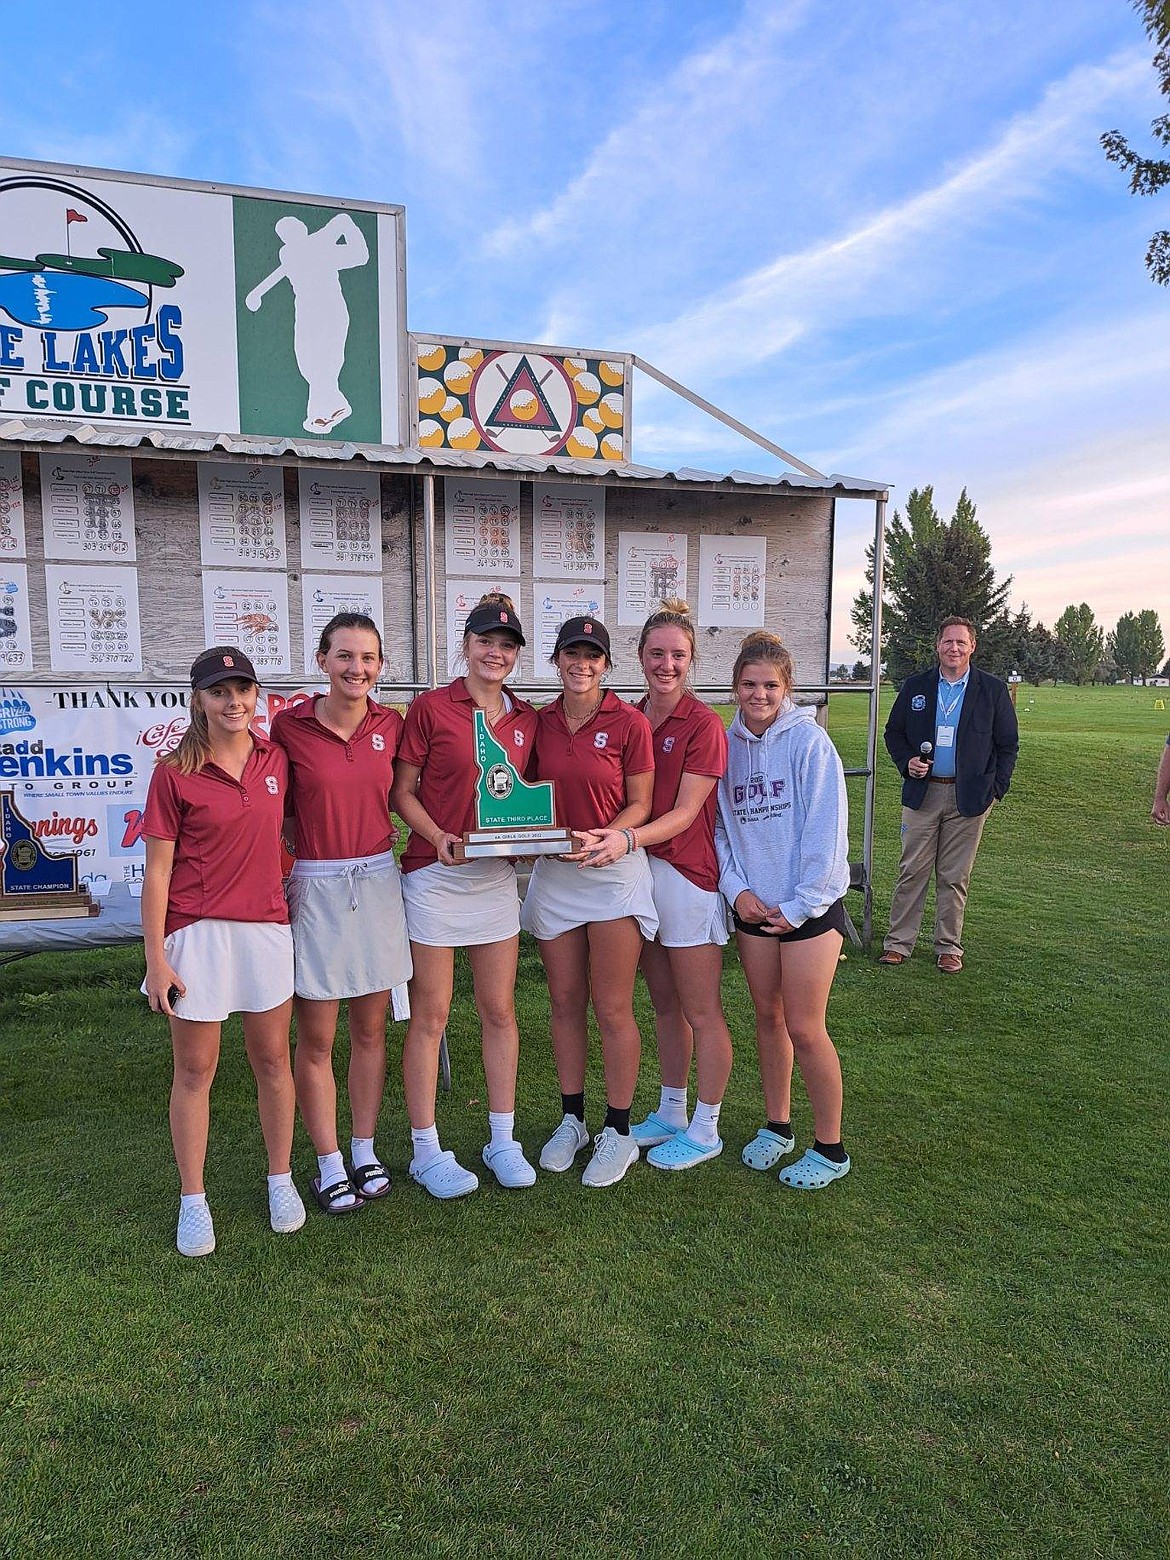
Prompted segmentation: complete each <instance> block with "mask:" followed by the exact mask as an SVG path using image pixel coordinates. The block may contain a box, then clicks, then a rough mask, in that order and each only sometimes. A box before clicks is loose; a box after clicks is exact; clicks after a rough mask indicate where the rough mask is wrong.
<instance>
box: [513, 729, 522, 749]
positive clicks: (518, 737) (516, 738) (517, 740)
mask: <svg viewBox="0 0 1170 1560" xmlns="http://www.w3.org/2000/svg"><path fill="white" fill-rule="evenodd" d="M512 742H513V744H514V745H515V746H516V747H523V746H524V733H523V732H522V731H514V732H513V733H512Z"/></svg>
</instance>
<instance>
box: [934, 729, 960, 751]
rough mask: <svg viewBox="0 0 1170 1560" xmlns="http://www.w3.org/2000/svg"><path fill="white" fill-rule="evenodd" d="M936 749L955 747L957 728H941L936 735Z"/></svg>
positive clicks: (936, 731)
mask: <svg viewBox="0 0 1170 1560" xmlns="http://www.w3.org/2000/svg"><path fill="white" fill-rule="evenodd" d="M934 745H935V747H954V745H955V728H954V727H953V726H939V727H938V728H937V729H936V730H935V733H934Z"/></svg>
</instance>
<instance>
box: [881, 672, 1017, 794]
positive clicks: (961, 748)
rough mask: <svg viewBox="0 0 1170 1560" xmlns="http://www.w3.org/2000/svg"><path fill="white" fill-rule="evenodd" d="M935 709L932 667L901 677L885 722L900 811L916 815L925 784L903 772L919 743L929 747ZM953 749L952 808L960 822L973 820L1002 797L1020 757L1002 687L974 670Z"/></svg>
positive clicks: (917, 753)
mask: <svg viewBox="0 0 1170 1560" xmlns="http://www.w3.org/2000/svg"><path fill="white" fill-rule="evenodd" d="M916 702H920V705H921V707H920V708H918V709H916V708H915V707H914V706H915V703H916ZM937 704H938V667H937V666H932V667H931V669H930V670H929V671H928V672H916V673H915V674H914V676H913V677H907V679H906V681H905V682H904V683H903V684H902V686H901V688H900V690H899V692H898V697H897V698H896V699H895V700H894V707H893V709H892V710H891V711H890V718H889V720H888V721H887V722H886V729H885V733H884V735H885V741H886V747H887V749H888V750H889V754H890V757H891V758H892V759H893V760H894V763H895V764H897V766H898V772H899V774H901V775H902V776H903V780H902V805H903V806H904V807H913V808H915V809H917V808H919V807H921V806H922V803H923V800H924V798H925V796H926V787H927V785H928V784H929V781H927V780H915V779H912V778H911V776H910V775H908V774H907V773H906V766H907V765H908V764H909V762H910V760H911V759H912V758H921V756H922V751H921V749H922V744H923V743H924V742H933V741H934V717H935V712H936V708H937ZM955 744H956V746H955V805H956V806H957V807H958V809H959V811H960V812H961V813H962V814H963V816H964V817H965V818H977V817H978V816H979V815H980V813H985V812H986V811H987V809H988V808H989V807H990V806H991V804H992V802H997V801H999V799H1000V797H1001V796H1003V795H1004V794H1005V793H1006V791H1007V788H1008V786H1009V785H1010V784H1011V778H1012V770H1013V769H1014V768H1015V767H1016V755H1017V754H1018V753H1019V751H1020V728H1019V726H1018V725H1017V724H1016V712H1015V708H1014V707H1013V705H1012V696H1011V694H1010V693H1009V692H1008V686H1007V683H1005V682H1003V681H1002V680H1001V679H1000V678H998V677H993V676H992V675H991V673H990V672H981V671H980V670H979V668H978V667H977V666H972V668H971V674H970V677H969V678H968V681H967V691H966V693H965V694H964V695H963V711H962V714H961V715H960V716H959V729H958V731H957V732H956V733H955Z"/></svg>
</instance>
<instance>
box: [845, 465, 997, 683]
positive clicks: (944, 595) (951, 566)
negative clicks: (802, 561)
mask: <svg viewBox="0 0 1170 1560" xmlns="http://www.w3.org/2000/svg"><path fill="white" fill-rule="evenodd" d="M866 565H867V567H866V579H867V581H868V584H869V588H868V589H863V590H861V591H859V592H858V594H857V596H856V597H855V598H854V601H853V608H852V612H851V614H850V616H851V619H852V622H853V643H854V644H855V645H856V646H857V648H858V649H859V650H860V651H861V653H862V655H863V656H868V655H870V653H871V651H872V646H871V644H870V615H871V611H872V602H873V545H872V543H871V545H870V546H869V547H868V548H867V550H866ZM884 583H885V590H884V593H883V595H884V600H883V604H882V657H883V659H884V661H885V665H886V671H887V673H888V675H889V676H890V678H892V680H893V681H894V682H896V683H900V682H902V681H904V680H905V678H907V677H908V676H909V675H910V673H911V672H913V671H916V670H918V669H919V668H920V667H923V666H928V665H929V664H930V662H931V661H932V660H933V659H934V643H935V637H936V635H937V632H938V625H939V624H940V623H941V622H942V620H943V619H944V618H948V617H967V618H970V619H971V621H972V622H973V623H974V624H975V626H976V637H977V638H978V640H979V651H978V659H979V664H980V665H981V666H984V665H987V666H989V667H992V666H993V663H997V662H999V661H1000V660H1002V659H1003V656H1004V651H1003V646H1004V644H1005V643H1006V640H1007V638H1008V632H1009V631H1008V618H1007V614H1006V611H1005V603H1006V601H1007V595H1008V591H1009V589H1010V588H1011V579H1010V578H1009V579H1006V580H1003V581H1002V582H997V581H996V578H995V571H994V569H993V568H992V566H991V539H990V537H989V536H988V535H987V532H986V531H985V530H984V529H983V527H982V526H981V525H980V524H979V521H978V520H977V519H976V517H975V505H974V504H973V503H972V502H971V500H970V498H969V497H968V496H967V490H966V488H964V489H963V491H962V492H961V493H960V494H959V501H958V503H957V504H956V505H955V512H954V514H953V515H952V517H951V519H950V520H949V521H946V520H944V519H943V518H942V516H941V515H940V514H939V513H938V511H937V510H936V509H935V507H934V489H933V488H932V487H925V488H923V489H922V490H921V491H919V490H918V489H917V488H915V489H913V491H912V492H911V493H910V495H909V497H908V498H907V500H906V516H905V518H904V519H903V517H902V515H901V514H900V513H899V512H898V511H897V510H895V511H894V518H893V519H892V520H891V522H890V524H889V526H888V527H887V529H886V566H885V573H884Z"/></svg>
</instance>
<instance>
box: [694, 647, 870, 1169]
mask: <svg viewBox="0 0 1170 1560" xmlns="http://www.w3.org/2000/svg"><path fill="white" fill-rule="evenodd" d="M793 675H794V674H793V668H792V657H791V656H790V655H789V653H788V651H787V650H786V649H785V648H784V646H783V645H782V644H781V642H780V640H779V639H778V638H777V637H776V636H775V634H768V633H763V632H756V633H753V634H749V635H748V637H747V638H746V639H745V640H744V641H743V644H742V646H741V649H740V652H739V656H738V658H737V660H736V663H735V667H734V670H733V672H732V688H733V691H734V694H735V699H736V702H737V704H738V705H739V710H738V713H737V714H736V716H735V719H734V720H733V721H732V723H731V729H730V732H729V734H728V735H729V748H730V753H729V758H728V765H727V773H726V774H725V775H724V776H723V779H722V780H721V781H720V782H719V814H718V819H717V821H716V826H715V848H716V853H717V855H718V858H719V886H720V889H721V890H722V892H723V894H724V896H725V897H726V899H727V901H728V903H729V904H730V905H731V908H732V913H733V918H734V921H735V929H736V941H737V944H738V947H739V958H740V963H741V964H742V966H743V971H744V975H745V976H746V978H747V983H748V990H749V991H750V992H751V997H752V1003H753V1005H754V1006H755V1010H756V1047H757V1050H758V1052H759V1059H760V1076H761V1079H762V1081H763V1086H764V1104H765V1107H766V1109H767V1123H766V1125H765V1126H763V1127H761V1129H760V1131H759V1132H758V1133H757V1134H756V1137H755V1138H754V1139H753V1140H752V1142H750V1143H749V1144H748V1146H747V1147H746V1148H745V1149H744V1152H743V1160H744V1163H745V1164H746V1165H748V1166H749V1167H750V1168H751V1169H753V1170H771V1169H772V1168H773V1167H774V1166H775V1165H776V1164H777V1163H778V1162H779V1161H780V1160H781V1159H782V1158H783V1157H784V1156H785V1155H786V1154H788V1153H790V1152H791V1151H792V1149H793V1147H794V1146H795V1140H794V1137H793V1133H792V1110H791V1093H792V1063H793V1059H794V1056H795V1059H796V1061H798V1062H799V1064H800V1073H801V1077H802V1078H803V1079H804V1085H805V1088H806V1090H807V1091H808V1097H809V1103H810V1104H811V1106H812V1111H813V1122H814V1127H815V1140H814V1142H813V1146H812V1148H810V1149H808V1150H807V1152H806V1153H805V1154H804V1155H803V1157H802V1158H801V1159H799V1160H798V1161H797V1162H796V1163H795V1164H792V1165H789V1166H788V1167H787V1169H785V1170H782V1171H781V1172H780V1180H781V1181H782V1182H783V1183H784V1184H785V1185H786V1186H791V1187H796V1188H798V1189H799V1190H802V1191H820V1190H821V1189H822V1188H823V1187H826V1186H828V1185H829V1184H830V1182H832V1181H835V1180H838V1179H839V1178H840V1177H841V1176H843V1175H847V1174H848V1173H849V1167H850V1166H849V1156H848V1154H847V1153H846V1152H845V1150H844V1148H843V1147H842V1146H841V1063H840V1060H839V1059H838V1056H837V1052H836V1049H835V1047H834V1045H833V1042H832V1040H831V1039H830V1038H829V1031H828V1029H827V1028H826V1027H825V1015H826V1010H827V1007H828V1001H829V988H830V987H831V986H832V984H833V976H834V975H835V973H836V970H837V960H838V957H839V955H840V952H841V943H842V937H843V933H844V930H845V909H844V904H843V900H842V896H843V895H844V893H845V890H846V889H847V888H848V887H849V857H848V809H847V803H846V798H845V775H844V772H843V770H842V768H841V760H840V759H839V758H838V756H837V750H836V749H835V748H834V746H833V744H832V742H831V741H830V740H829V737H828V735H827V733H826V732H824V731H822V730H821V728H820V727H819V726H818V725H817V723H816V718H815V715H814V712H813V711H812V710H811V709H802V708H798V707H797V706H796V705H795V704H793V702H792V698H791V693H792V686H793Z"/></svg>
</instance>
